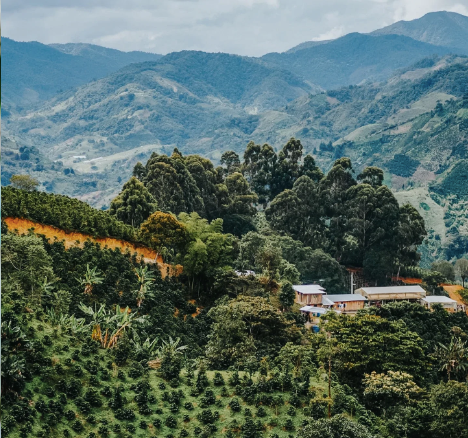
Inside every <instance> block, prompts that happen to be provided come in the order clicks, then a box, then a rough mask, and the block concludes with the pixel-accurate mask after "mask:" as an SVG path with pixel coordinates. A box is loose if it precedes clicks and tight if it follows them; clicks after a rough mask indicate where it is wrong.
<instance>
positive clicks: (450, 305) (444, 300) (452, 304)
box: [421, 295, 458, 313]
mask: <svg viewBox="0 0 468 438" xmlns="http://www.w3.org/2000/svg"><path fill="white" fill-rule="evenodd" d="M421 304H422V305H423V306H424V307H426V308H427V309H430V308H431V307H432V306H433V305H434V304H441V305H442V307H443V308H444V309H445V310H447V311H448V312H451V313H452V312H456V311H457V304H458V303H457V302H456V301H455V300H452V299H451V298H449V297H446V296H443V295H441V296H438V295H430V296H428V297H425V298H422V299H421Z"/></svg>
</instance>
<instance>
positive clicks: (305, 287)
mask: <svg viewBox="0 0 468 438" xmlns="http://www.w3.org/2000/svg"><path fill="white" fill-rule="evenodd" d="M293 289H294V290H295V291H296V292H299V293H301V294H306V295H307V294H324V293H325V288H323V287H322V286H320V284H295V285H294V286H293Z"/></svg>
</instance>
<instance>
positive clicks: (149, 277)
mask: <svg viewBox="0 0 468 438" xmlns="http://www.w3.org/2000/svg"><path fill="white" fill-rule="evenodd" d="M135 273H136V276H137V278H138V284H139V286H140V288H139V289H138V290H137V291H136V292H137V306H138V307H141V303H143V300H144V299H145V296H146V293H147V292H148V287H149V285H150V284H151V283H152V282H153V281H154V275H153V273H152V272H151V271H149V272H148V266H145V267H141V266H140V267H138V268H136V269H135Z"/></svg>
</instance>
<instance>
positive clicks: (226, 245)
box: [179, 213, 233, 295]
mask: <svg viewBox="0 0 468 438" xmlns="http://www.w3.org/2000/svg"><path fill="white" fill-rule="evenodd" d="M179 220H180V222H181V223H182V224H183V225H184V226H185V227H186V229H187V233H188V236H189V238H190V240H191V241H190V243H189V245H188V248H187V250H186V252H185V255H184V257H183V259H182V260H181V261H182V264H183V265H184V268H185V269H184V273H185V274H186V275H187V276H188V277H189V279H190V280H189V281H190V288H191V290H192V291H194V290H195V287H196V288H197V290H198V294H200V290H201V287H202V286H205V287H207V288H208V291H206V292H208V293H207V295H208V294H209V290H210V288H211V287H212V285H213V279H214V278H215V277H216V275H218V274H219V273H220V272H222V271H226V270H229V269H230V266H231V265H232V256H233V237H232V236H231V235H229V234H223V233H222V228H223V221H222V220H221V219H215V220H213V221H211V223H209V222H208V220H206V219H202V218H201V217H200V216H199V215H198V214H197V213H191V214H187V213H181V214H180V215H179Z"/></svg>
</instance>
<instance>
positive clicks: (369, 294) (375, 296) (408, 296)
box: [354, 286, 426, 305]
mask: <svg viewBox="0 0 468 438" xmlns="http://www.w3.org/2000/svg"><path fill="white" fill-rule="evenodd" d="M354 293H355V294H361V295H362V296H363V297H365V298H367V300H368V303H369V304H370V305H374V304H385V303H388V302H392V301H413V302H420V300H421V299H422V298H425V297H426V291H425V290H424V289H423V288H422V287H421V286H386V287H361V288H360V289H357V290H355V291H354Z"/></svg>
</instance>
